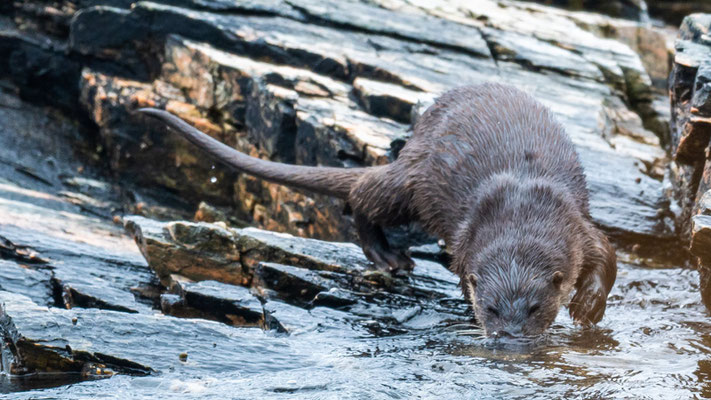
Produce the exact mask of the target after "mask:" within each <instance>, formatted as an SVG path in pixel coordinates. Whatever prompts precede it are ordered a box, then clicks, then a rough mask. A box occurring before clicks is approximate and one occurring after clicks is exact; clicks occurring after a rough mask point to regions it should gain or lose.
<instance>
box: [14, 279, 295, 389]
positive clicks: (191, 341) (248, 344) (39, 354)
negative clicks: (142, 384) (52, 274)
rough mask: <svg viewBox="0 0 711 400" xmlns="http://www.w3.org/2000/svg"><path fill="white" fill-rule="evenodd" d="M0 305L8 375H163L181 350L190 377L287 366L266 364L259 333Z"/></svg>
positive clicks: (26, 304)
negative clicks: (100, 368) (95, 368)
mask: <svg viewBox="0 0 711 400" xmlns="http://www.w3.org/2000/svg"><path fill="white" fill-rule="evenodd" d="M0 304H2V306H1V308H0V326H2V327H3V331H2V334H3V365H7V366H9V370H10V371H11V372H12V373H31V372H79V371H81V370H82V369H84V368H86V367H87V365H97V364H101V365H104V366H105V367H106V368H108V369H110V370H111V371H114V372H116V373H122V374H129V375H146V374H150V373H154V372H164V373H165V372H168V371H170V370H171V369H176V368H179V364H178V363H179V362H180V361H179V357H178V356H179V354H180V353H183V352H186V351H187V352H189V353H190V365H191V369H192V370H194V371H199V370H203V371H206V370H213V371H216V370H224V369H233V370H241V371H244V372H246V371H249V370H255V369H259V368H264V367H269V366H271V367H274V366H275V365H277V364H279V363H281V362H288V361H287V360H286V359H283V361H276V360H274V359H269V358H268V353H269V351H267V352H266V353H265V350H266V349H264V348H262V345H261V344H260V343H265V342H268V341H269V340H270V339H269V338H268V337H264V335H263V334H262V332H261V330H253V329H247V328H244V329H237V328H233V327H228V326H225V325H223V324H219V323H215V322H211V321H193V322H192V323H187V324H186V323H185V322H184V320H181V319H177V318H172V317H166V316H163V315H147V314H127V313H123V312H116V311H107V310H98V309H84V310H79V309H76V310H62V309H57V308H47V307H42V306H39V305H37V304H35V303H33V302H32V301H31V300H30V299H29V298H27V297H25V296H23V295H20V294H13V293H9V292H0ZM73 318H76V324H74V323H72V320H73ZM260 337H261V338H262V339H259V338H260ZM235 342H239V343H240V345H239V346H235V345H234V343H235ZM147 349H150V352H148V351H146V350H147ZM250 354H259V355H260V357H267V358H262V359H261V361H260V360H257V359H256V358H255V357H251V356H250ZM287 358H288V357H287ZM275 362H276V364H275Z"/></svg>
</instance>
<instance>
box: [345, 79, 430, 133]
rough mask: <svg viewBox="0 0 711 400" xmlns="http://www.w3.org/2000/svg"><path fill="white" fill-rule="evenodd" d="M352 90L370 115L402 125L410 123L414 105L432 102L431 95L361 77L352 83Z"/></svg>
mask: <svg viewBox="0 0 711 400" xmlns="http://www.w3.org/2000/svg"><path fill="white" fill-rule="evenodd" d="M353 90H354V92H355V95H356V96H358V99H359V100H360V101H361V103H362V104H363V107H364V108H365V109H366V111H368V112H369V113H370V114H373V115H375V116H378V117H387V118H390V119H393V120H395V121H398V122H402V123H408V122H410V120H411V119H412V112H413V107H414V106H415V104H417V103H418V102H420V101H433V96H432V95H431V94H427V93H423V92H417V91H414V90H410V89H406V88H404V87H402V86H399V85H393V84H391V83H387V82H378V81H373V80H370V79H367V78H361V77H358V78H356V79H355V80H354V81H353Z"/></svg>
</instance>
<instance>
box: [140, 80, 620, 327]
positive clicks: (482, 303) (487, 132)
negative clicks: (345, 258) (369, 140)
mask: <svg viewBox="0 0 711 400" xmlns="http://www.w3.org/2000/svg"><path fill="white" fill-rule="evenodd" d="M142 111H144V112H146V113H148V114H149V115H151V116H154V117H157V118H159V119H161V120H163V121H165V122H166V123H168V124H169V125H170V126H172V127H173V128H175V129H176V130H178V131H179V132H181V133H182V134H183V135H184V136H186V137H187V138H188V139H189V140H191V141H192V142H193V143H195V144H196V145H198V146H199V147H201V148H203V149H204V150H206V151H207V152H208V153H210V154H211V155H213V156H214V157H215V158H217V159H218V160H220V161H222V162H224V163H225V164H227V165H230V166H232V167H234V168H235V169H238V170H240V171H244V172H247V173H250V174H253V175H255V176H258V177H261V178H264V179H266V180H269V181H272V182H276V183H281V184H285V185H288V186H292V187H296V188H301V189H305V190H309V191H313V192H317V193H323V194H328V195H332V196H337V197H340V198H343V199H345V200H347V201H348V203H349V204H350V206H351V208H352V209H353V211H354V215H355V222H356V228H357V230H358V234H359V237H360V239H361V246H362V248H363V252H364V253H365V255H366V256H367V257H368V258H369V259H370V260H371V261H373V262H374V263H375V264H376V265H377V266H379V267H389V268H391V269H397V268H411V267H412V265H413V263H412V261H411V259H410V258H409V257H408V256H407V255H405V254H404V253H403V252H400V251H396V250H393V249H391V248H390V247H389V245H388V243H387V240H386V239H385V236H384V234H383V232H382V227H383V226H393V225H400V224H405V223H409V222H415V221H417V222H419V223H421V224H422V226H423V227H424V228H425V230H426V231H427V232H429V233H430V234H433V235H436V236H438V237H440V238H443V239H444V240H445V242H446V243H447V245H448V248H449V250H450V252H451V253H452V265H451V269H452V271H453V272H455V273H456V274H457V275H459V277H460V279H461V282H462V290H463V292H464V294H465V296H466V297H467V298H468V299H470V300H471V301H472V305H473V309H474V312H475V314H476V316H477V319H478V320H479V321H481V322H482V323H483V325H484V327H485V329H486V331H487V333H488V334H491V335H499V334H509V335H512V336H519V335H532V334H538V333H541V332H542V331H544V330H545V329H546V328H547V327H548V326H549V325H550V323H551V322H552V321H553V320H554V319H555V316H556V315H557V312H558V309H559V307H560V305H561V304H562V303H564V302H565V301H566V300H567V298H568V296H569V293H570V292H571V291H572V290H573V289H576V294H575V296H574V297H573V299H572V301H571V303H570V314H571V316H572V317H573V318H574V319H575V320H576V321H578V322H580V323H596V322H598V321H599V320H600V319H601V318H602V315H603V313H604V310H605V303H606V299H607V295H608V293H609V291H610V289H611V287H612V284H613V283H614V280H615V276H616V258H615V253H614V250H613V249H612V247H611V246H610V244H609V242H608V240H607V238H606V237H605V235H603V234H602V233H601V232H600V231H599V230H598V229H597V228H596V227H594V226H593V224H592V223H591V221H590V215H589V211H588V192H587V188H586V184H585V177H584V174H583V170H582V167H581V165H580V162H579V160H578V156H577V154H576V152H575V149H574V147H573V144H572V143H571V141H570V139H569V137H568V136H567V135H566V134H565V132H564V130H563V127H562V126H561V125H560V124H559V123H558V122H557V121H555V120H554V118H553V116H552V115H551V113H550V112H549V110H548V109H546V108H545V107H544V106H543V105H542V104H540V103H539V102H538V101H536V100H535V99H533V98H532V97H531V96H529V95H528V94H526V93H524V92H522V91H520V90H518V89H515V88H513V87H510V86H505V85H499V84H484V85H477V86H467V87H461V88H457V89H454V90H451V91H449V92H447V93H445V94H443V95H442V96H441V97H440V98H439V99H437V101H436V103H435V104H434V105H432V106H431V107H430V108H429V109H428V110H427V111H426V112H425V113H424V114H423V115H422V116H421V118H420V119H419V120H418V122H417V123H416V124H415V127H414V133H413V135H412V138H411V139H410V140H409V141H408V142H407V144H406V145H405V147H404V148H403V149H402V150H401V151H400V154H399V157H398V158H397V160H396V161H394V162H393V163H391V164H388V165H385V166H377V167H368V168H356V169H340V168H325V167H303V166H293V165H286V164H280V163H274V162H270V161H265V160H259V159H256V158H252V157H249V156H247V155H244V154H242V153H239V152H237V151H236V150H234V149H232V148H230V147H228V146H225V145H223V144H221V143H219V142H218V141H216V140H214V139H212V138H210V137H208V136H207V135H204V134H202V133H200V132H199V131H197V130H195V129H194V128H192V127H191V126H189V125H188V124H186V123H185V122H183V121H182V120H180V119H179V118H177V117H174V116H172V115H171V114H169V113H167V112H165V111H161V110H155V109H144V110H142Z"/></svg>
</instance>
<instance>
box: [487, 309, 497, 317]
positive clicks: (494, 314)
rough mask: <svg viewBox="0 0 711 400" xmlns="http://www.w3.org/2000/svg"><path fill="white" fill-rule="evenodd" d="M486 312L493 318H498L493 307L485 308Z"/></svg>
mask: <svg viewBox="0 0 711 400" xmlns="http://www.w3.org/2000/svg"><path fill="white" fill-rule="evenodd" d="M486 311H487V312H488V313H489V314H491V315H493V316H495V317H498V316H499V311H498V310H497V309H495V308H494V307H487V308H486Z"/></svg>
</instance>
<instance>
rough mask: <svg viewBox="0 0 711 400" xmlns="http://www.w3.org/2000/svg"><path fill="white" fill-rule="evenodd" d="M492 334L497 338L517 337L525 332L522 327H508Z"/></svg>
mask: <svg viewBox="0 0 711 400" xmlns="http://www.w3.org/2000/svg"><path fill="white" fill-rule="evenodd" d="M491 336H492V337H493V338H495V339H515V338H520V337H521V336H523V332H522V331H521V328H520V327H508V328H505V329H501V330H498V331H496V332H494V333H492V334H491Z"/></svg>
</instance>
